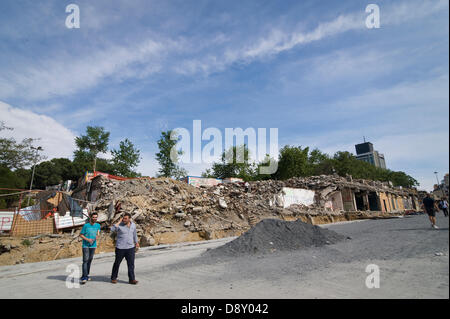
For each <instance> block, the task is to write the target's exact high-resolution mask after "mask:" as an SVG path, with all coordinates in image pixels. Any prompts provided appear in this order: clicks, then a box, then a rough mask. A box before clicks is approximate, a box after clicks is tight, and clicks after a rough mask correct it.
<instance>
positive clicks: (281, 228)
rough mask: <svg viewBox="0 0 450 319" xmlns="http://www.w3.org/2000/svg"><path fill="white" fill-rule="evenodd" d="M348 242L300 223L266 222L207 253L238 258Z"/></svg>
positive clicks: (321, 229) (271, 220) (266, 220)
mask: <svg viewBox="0 0 450 319" xmlns="http://www.w3.org/2000/svg"><path fill="white" fill-rule="evenodd" d="M343 239H345V236H343V235H340V234H338V233H336V232H334V231H332V230H328V229H324V228H321V227H318V226H313V225H311V224H307V223H304V222H302V221H300V220H297V221H292V222H289V221H283V220H277V219H265V220H263V221H261V222H259V223H258V224H257V225H255V226H254V227H252V228H251V229H250V230H249V231H247V232H246V233H244V234H243V235H241V236H240V237H238V238H236V239H234V240H233V241H231V242H229V243H227V244H225V245H223V246H220V247H217V248H215V249H211V250H208V251H206V252H205V255H207V256H212V257H218V256H239V255H248V254H264V253H270V252H275V251H277V250H295V249H303V248H307V247H313V246H315V247H319V246H324V245H330V244H334V243H336V242H338V241H340V240H343Z"/></svg>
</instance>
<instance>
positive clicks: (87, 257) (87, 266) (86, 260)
mask: <svg viewBox="0 0 450 319" xmlns="http://www.w3.org/2000/svg"><path fill="white" fill-rule="evenodd" d="M94 254H95V248H83V275H82V276H81V280H83V279H87V278H88V277H89V271H90V270H91V262H92V259H94Z"/></svg>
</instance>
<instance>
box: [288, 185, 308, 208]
mask: <svg viewBox="0 0 450 319" xmlns="http://www.w3.org/2000/svg"><path fill="white" fill-rule="evenodd" d="M281 192H282V194H281V196H280V197H281V200H282V205H283V208H287V207H289V206H291V205H292V204H300V205H305V206H310V205H312V204H314V195H315V192H314V191H311V190H308V189H302V188H290V187H283V189H282V191H281Z"/></svg>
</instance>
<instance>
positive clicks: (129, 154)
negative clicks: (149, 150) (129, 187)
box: [111, 139, 141, 177]
mask: <svg viewBox="0 0 450 319" xmlns="http://www.w3.org/2000/svg"><path fill="white" fill-rule="evenodd" d="M111 154H112V156H113V159H112V161H111V162H112V165H113V167H114V174H116V175H120V176H124V177H138V176H140V174H139V173H137V172H135V171H133V168H135V167H137V166H138V165H139V162H140V160H141V156H140V151H139V150H138V149H137V148H136V147H135V146H134V144H133V143H132V142H131V141H130V140H128V139H125V140H124V141H121V142H120V144H119V149H117V150H115V149H113V150H112V151H111Z"/></svg>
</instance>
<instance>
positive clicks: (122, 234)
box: [111, 213, 139, 285]
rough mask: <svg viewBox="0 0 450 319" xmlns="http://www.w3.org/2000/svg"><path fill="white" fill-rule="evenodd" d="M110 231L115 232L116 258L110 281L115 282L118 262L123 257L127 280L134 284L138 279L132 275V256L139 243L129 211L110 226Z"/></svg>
mask: <svg viewBox="0 0 450 319" xmlns="http://www.w3.org/2000/svg"><path fill="white" fill-rule="evenodd" d="M111 231H112V232H117V239H116V259H115V261H114V265H113V268H112V273H111V282H112V283H113V284H115V283H117V276H118V274H119V267H120V263H121V262H122V260H123V258H125V259H126V261H127V266H128V282H129V283H130V284H132V285H136V284H137V283H138V281H137V280H136V278H135V275H134V257H135V249H137V248H139V243H138V238H137V232H136V224H135V223H133V222H132V221H131V215H130V213H125V214H124V216H123V217H122V218H120V220H119V221H118V222H117V223H116V224H115V225H113V226H111Z"/></svg>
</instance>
